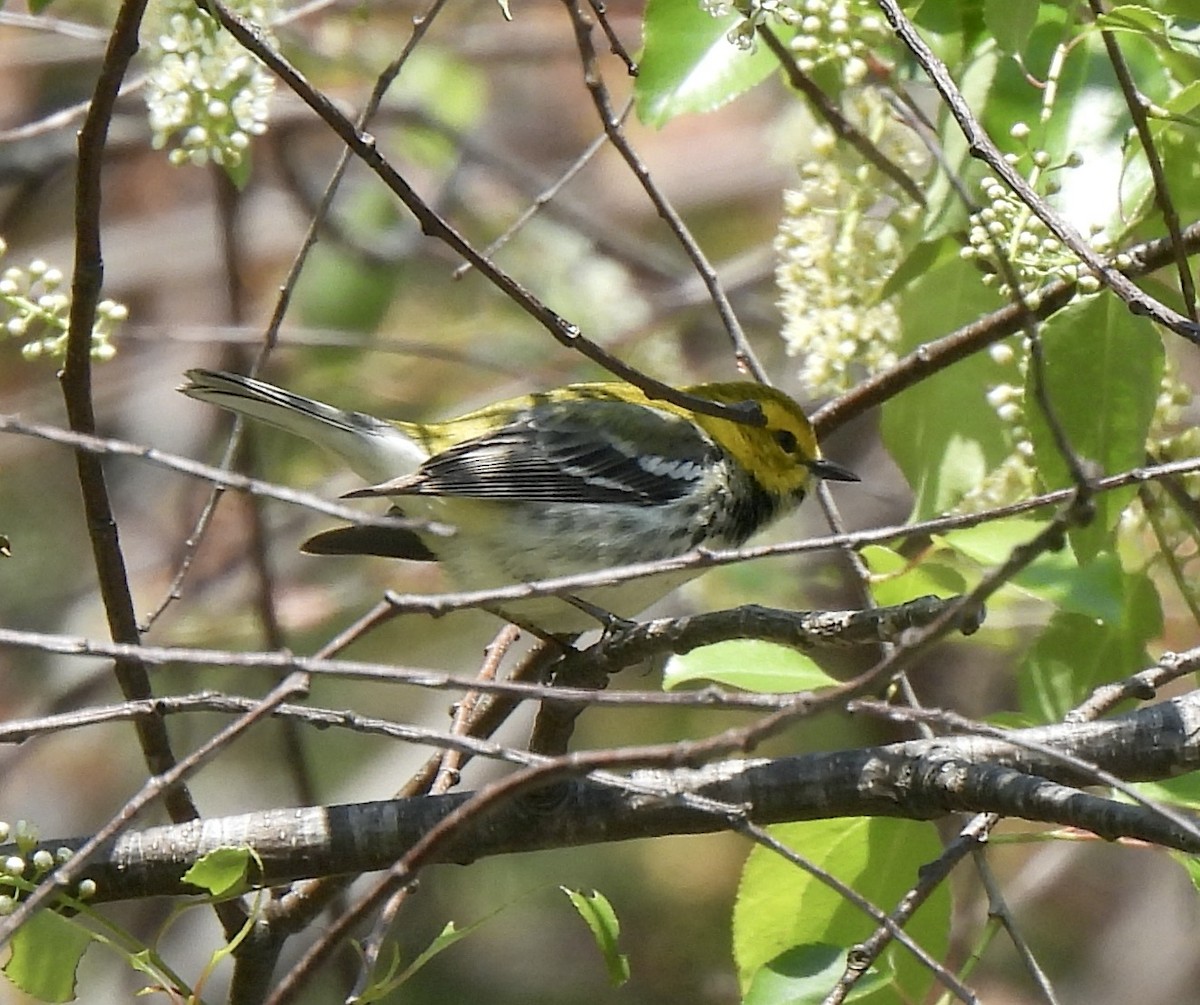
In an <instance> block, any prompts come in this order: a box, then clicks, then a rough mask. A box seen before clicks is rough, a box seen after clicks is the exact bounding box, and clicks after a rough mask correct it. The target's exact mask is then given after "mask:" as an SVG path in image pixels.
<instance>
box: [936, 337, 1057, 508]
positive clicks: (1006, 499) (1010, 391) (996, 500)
mask: <svg viewBox="0 0 1200 1005" xmlns="http://www.w3.org/2000/svg"><path fill="white" fill-rule="evenodd" d="M988 352H989V353H990V355H991V357H992V359H993V360H994V361H995V362H996V363H999V364H1000V365H1001V366H1003V367H1006V368H1009V369H1010V371H1011V377H1010V379H1009V380H1008V381H1004V382H1001V383H999V384H996V385H994V386H993V387H992V388H991V390H989V391H988V393H987V396H986V398H987V403H988V405H990V406H991V407H992V408H993V409H994V410H995V412H996V415H997V416H999V418H1000V421H1001V422H1002V423H1004V430H1005V435H1006V437H1007V438H1008V442H1009V446H1010V447H1011V449H1012V452H1011V453H1010V454H1009V455H1008V456H1007V457H1005V458H1004V460H1003V461H1001V462H1000V464H999V465H997V466H996V467H995V468H994V469H993V470H992V471H989V472H988V473H987V474H986V475H985V476H984V477H983V478H982V479H981V480H980V482H979V484H978V485H976V486H975V487H974V488H972V489H971V491H970V492H968V493H967V494H966V495H965V496H963V498H962V499H961V500H960V501H959V503H958V505H957V506H956V507H955V509H956V510H958V511H959V512H961V513H982V512H985V511H986V510H989V509H994V508H995V507H997V506H1003V505H1005V504H1007V503H1011V502H1015V501H1016V500H1018V499H1024V498H1027V497H1028V496H1030V495H1032V494H1034V493H1035V492H1036V491H1037V487H1038V477H1037V468H1036V466H1035V464H1034V458H1033V439H1032V437H1031V436H1030V433H1029V430H1028V428H1026V426H1025V375H1026V373H1027V372H1028V370H1029V353H1028V350H1027V349H1026V348H1025V347H1024V343H1020V348H1014V346H1013V344H1012V341H1011V340H1010V341H1008V342H998V343H996V344H995V345H993V346H991V348H989V349H988Z"/></svg>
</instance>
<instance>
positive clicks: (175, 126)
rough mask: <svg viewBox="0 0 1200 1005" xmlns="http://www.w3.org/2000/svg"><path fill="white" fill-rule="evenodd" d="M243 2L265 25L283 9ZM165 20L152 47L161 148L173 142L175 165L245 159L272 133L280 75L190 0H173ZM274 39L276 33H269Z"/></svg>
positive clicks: (152, 106)
mask: <svg viewBox="0 0 1200 1005" xmlns="http://www.w3.org/2000/svg"><path fill="white" fill-rule="evenodd" d="M268 2H270V3H273V0H264V2H261V3H259V2H254V0H249V2H246V0H242V2H235V3H233V4H231V6H232V7H233V9H234V10H236V11H237V12H238V13H240V14H242V15H243V16H244V17H246V18H247V19H249V20H251V21H253V22H255V23H256V24H258V25H259V26H260V27H264V28H265V26H266V25H267V24H269V23H270V20H271V18H272V17H273V16H274V14H275V10H274V8H273V6H271V7H268V6H267V3H268ZM165 7H166V11H165V25H164V26H163V30H162V32H161V33H160V34H159V35H158V37H157V38H155V39H154V40H153V41H151V42H150V43H149V44H148V45H147V46H146V48H147V51H148V53H149V56H150V60H151V63H152V69H151V70H150V74H149V78H148V80H147V82H146V107H147V108H148V110H149V113H150V128H151V130H153V133H154V138H153V145H154V148H155V149H156V150H161V149H163V148H164V147H166V146H167V145H168V144H169V143H173V144H174V146H173V148H172V150H171V152H170V154H169V157H170V159H171V163H173V164H196V165H204V164H207V163H208V162H209V161H210V160H211V161H213V162H214V163H216V164H220V165H222V166H225V167H231V168H232V167H237V166H238V165H239V164H241V163H242V159H243V158H244V157H245V155H246V151H247V149H248V148H249V146H250V138H251V137H252V136H258V135H261V134H262V133H265V132H266V131H267V120H268V117H269V102H270V98H271V95H272V93H273V92H274V90H275V78H274V77H273V76H271V74H270V73H268V72H267V70H266V68H265V67H264V66H263V65H262V63H260V62H259V60H258V59H257V58H256V57H255V56H252V55H251V54H250V53H248V52H247V51H246V50H245V49H243V48H242V47H241V46H240V45H239V44H238V43H237V41H236V40H235V39H234V38H233V36H232V35H230V34H229V33H228V32H227V31H225V30H224V29H223V28H222V27H221V26H220V24H218V23H217V21H216V19H215V18H213V17H212V16H211V15H209V14H207V13H205V12H203V11H202V10H200V9H199V8H198V7H197V6H196V5H195V4H192V3H190V2H186V0H166V3H165ZM268 37H269V36H268Z"/></svg>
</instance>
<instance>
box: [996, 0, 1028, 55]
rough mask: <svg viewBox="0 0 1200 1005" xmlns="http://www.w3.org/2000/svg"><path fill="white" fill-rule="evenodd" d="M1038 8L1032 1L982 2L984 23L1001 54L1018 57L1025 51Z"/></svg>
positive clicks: (999, 0)
mask: <svg viewBox="0 0 1200 1005" xmlns="http://www.w3.org/2000/svg"><path fill="white" fill-rule="evenodd" d="M1040 6H1041V5H1040V4H1037V3H1033V2H1032V0H1017V2H1016V3H1014V2H1013V0H984V4H983V19H984V23H985V24H986V25H987V27H988V30H989V31H990V32H991V33H992V37H993V38H995V39H996V44H997V45H998V46H1000V49H1001V50H1002V51H1003V52H1007V53H1009V54H1010V55H1020V54H1021V53H1022V52H1024V51H1025V46H1026V44H1027V43H1028V42H1029V36H1030V35H1031V34H1033V28H1034V25H1036V24H1037V20H1038V13H1039V8H1040Z"/></svg>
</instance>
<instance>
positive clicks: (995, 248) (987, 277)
mask: <svg viewBox="0 0 1200 1005" xmlns="http://www.w3.org/2000/svg"><path fill="white" fill-rule="evenodd" d="M1011 134H1012V136H1013V138H1014V139H1017V140H1019V141H1024V140H1026V139H1028V138H1029V135H1030V130H1029V127H1028V126H1027V125H1025V124H1024V123H1021V122H1018V123H1017V124H1016V125H1014V126H1013V127H1012V130H1011ZM1025 159H1028V161H1029V162H1030V164H1031V168H1030V172H1029V183H1030V184H1031V185H1032V186H1033V187H1034V188H1039V187H1040V188H1041V189H1042V191H1043V193H1044V194H1046V195H1053V194H1054V193H1055V192H1057V191H1058V185H1057V183H1056V182H1054V181H1052V180H1047V179H1046V174H1047V173H1048V172H1049V171H1052V170H1056V168H1055V167H1053V166H1052V165H1051V163H1050V155H1049V154H1048V153H1046V151H1045V150H1033V149H1030V150H1027V151H1026V153H1025V154H1023V155H1018V154H1013V153H1009V154H1006V155H1005V160H1006V161H1008V162H1009V163H1010V164H1012V165H1014V166H1016V165H1017V164H1019V163H1021V162H1022V161H1023V160H1025ZM1080 163H1081V162H1080V159H1079V157H1078V155H1077V154H1072V155H1071V157H1069V158H1068V159H1067V161H1066V162H1065V163H1064V164H1061V165H1058V168H1064V167H1078V166H1079V164H1080ZM980 189H981V191H982V193H983V197H984V200H985V204H984V206H983V208H982V209H980V210H979V211H978V212H976V213H973V214H972V215H971V219H970V223H969V229H968V234H967V240H968V242H969V243H968V244H967V245H966V246H965V247H963V249H962V251H961V252H960V254H961V255H962V257H963V258H965V259H968V260H974V261H978V262H980V263H982V264H983V265H985V267H986V268H987V271H986V272H985V274H984V276H983V282H984V283H985V284H987V285H989V286H990V285H993V284H994V285H995V286H996V288H997V289H998V290H999V291H1000V293H1001V294H1003V295H1005V296H1008V295H1011V294H1012V290H1011V289H1010V288H1009V284H1008V282H1007V281H1006V278H1005V273H1004V270H1003V267H1002V265H1001V261H1002V260H1006V261H1007V262H1008V265H1009V267H1010V268H1011V269H1012V272H1013V273H1014V274H1015V276H1016V278H1017V281H1018V283H1019V284H1020V287H1021V291H1020V292H1021V296H1022V297H1023V298H1024V300H1025V304H1026V306H1027V307H1028V308H1029V309H1030V310H1037V309H1038V307H1039V306H1040V305H1041V296H1040V294H1039V292H1038V291H1039V288H1040V287H1041V286H1044V285H1045V284H1046V283H1048V282H1051V281H1053V280H1057V279H1063V280H1066V281H1067V282H1073V283H1075V284H1076V285H1077V289H1078V292H1079V293H1080V294H1089V293H1095V292H1096V291H1097V290H1098V289H1099V288H1100V280H1099V279H1098V278H1097V277H1096V276H1094V275H1093V274H1092V272H1091V270H1090V269H1088V268H1087V266H1085V265H1084V264H1083V263H1082V262H1081V261H1080V260H1079V258H1078V257H1077V256H1076V255H1075V253H1074V252H1073V251H1071V250H1070V249H1069V248H1067V247H1065V246H1064V245H1063V243H1062V242H1061V241H1059V239H1058V238H1057V237H1055V236H1054V235H1053V234H1051V233H1050V231H1049V230H1048V229H1047V227H1046V224H1045V223H1043V222H1042V220H1041V218H1040V217H1038V216H1036V215H1035V214H1034V212H1033V210H1031V209H1030V208H1029V207H1028V206H1026V205H1025V203H1023V202H1022V201H1021V200H1020V199H1019V198H1018V197H1017V196H1016V195H1015V194H1013V193H1012V192H1010V191H1009V190H1008V189H1007V188H1005V186H1004V185H1003V184H1002V183H1001V182H1000V181H999V180H998V179H996V178H993V177H991V176H990V175H989V176H987V177H985V178H984V179H983V180H982V181H981V182H980ZM1091 243H1092V247H1093V248H1094V249H1095V250H1096V251H1097V252H1098V253H1100V254H1104V253H1106V252H1107V251H1109V250H1110V248H1111V241H1110V240H1109V239H1108V238H1107V237H1106V236H1105V235H1104V234H1103V233H1101V232H1100V230H1099V229H1098V228H1093V230H1092V233H1091ZM1113 264H1114V265H1115V266H1117V268H1124V267H1126V266H1128V265H1129V264H1130V261H1129V258H1128V256H1127V255H1117V256H1116V257H1115V258H1114V259H1113Z"/></svg>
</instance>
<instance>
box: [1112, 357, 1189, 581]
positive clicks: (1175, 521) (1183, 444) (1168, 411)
mask: <svg viewBox="0 0 1200 1005" xmlns="http://www.w3.org/2000/svg"><path fill="white" fill-rule="evenodd" d="M1193 397H1194V396H1193V394H1192V390H1191V388H1190V387H1188V386H1187V385H1186V384H1185V383H1184V382H1183V381H1182V380H1181V379H1180V377H1179V374H1178V371H1177V370H1176V367H1175V366H1174V364H1173V363H1172V362H1171V359H1170V357H1168V358H1167V365H1166V367H1165V368H1164V369H1163V376H1162V382H1161V384H1160V386H1159V391H1158V400H1157V402H1156V403H1155V408H1154V419H1153V420H1152V421H1151V424H1150V434H1149V436H1148V437H1147V443H1146V450H1147V453H1148V454H1149V455H1150V456H1151V457H1154V458H1155V459H1156V460H1158V461H1162V462H1169V461H1182V460H1186V459H1189V458H1193V457H1200V428H1198V427H1197V426H1196V424H1195V421H1194V419H1189V417H1188V416H1187V414H1186V412H1187V409H1188V407H1189V406H1190V405H1191V404H1192V399H1193ZM1181 481H1182V484H1183V488H1184V490H1185V491H1186V492H1187V494H1188V495H1189V496H1190V497H1191V498H1193V499H1195V498H1196V496H1197V492H1198V491H1200V474H1189V475H1184V476H1182V479H1181ZM1146 487H1147V491H1148V493H1149V499H1150V500H1151V508H1152V509H1153V513H1152V514H1151V513H1147V512H1146V509H1145V508H1144V506H1143V497H1141V496H1139V497H1138V498H1137V499H1135V500H1134V501H1133V503H1132V504H1131V505H1130V506H1129V507H1128V508H1126V510H1125V512H1124V513H1122V514H1121V518H1122V529H1123V530H1127V531H1142V530H1144V529H1145V527H1146V524H1147V523H1148V521H1149V520H1150V519H1151V517H1153V519H1154V520H1155V521H1156V523H1157V525H1158V526H1157V532H1158V534H1159V536H1160V538H1161V541H1162V544H1163V545H1164V546H1165V548H1166V549H1168V550H1169V551H1170V552H1171V553H1172V554H1173V555H1174V557H1175V559H1176V561H1178V562H1179V563H1180V565H1181V566H1191V568H1192V571H1190V572H1189V573H1188V575H1187V576H1186V580H1187V582H1188V583H1189V584H1190V586H1191V589H1193V590H1196V589H1197V583H1196V579H1197V575H1200V574H1198V573H1196V572H1195V571H1194V570H1195V565H1196V562H1197V560H1198V559H1200V553H1198V552H1197V546H1196V539H1195V535H1196V527H1195V523H1194V522H1193V517H1192V515H1191V514H1185V513H1182V512H1181V511H1180V509H1179V507H1178V506H1177V505H1175V502H1174V500H1173V499H1172V498H1171V496H1170V495H1169V493H1167V492H1165V491H1164V490H1163V489H1162V488H1161V487H1160V486H1159V485H1158V484H1157V483H1154V482H1151V483H1148V484H1147V486H1146Z"/></svg>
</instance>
